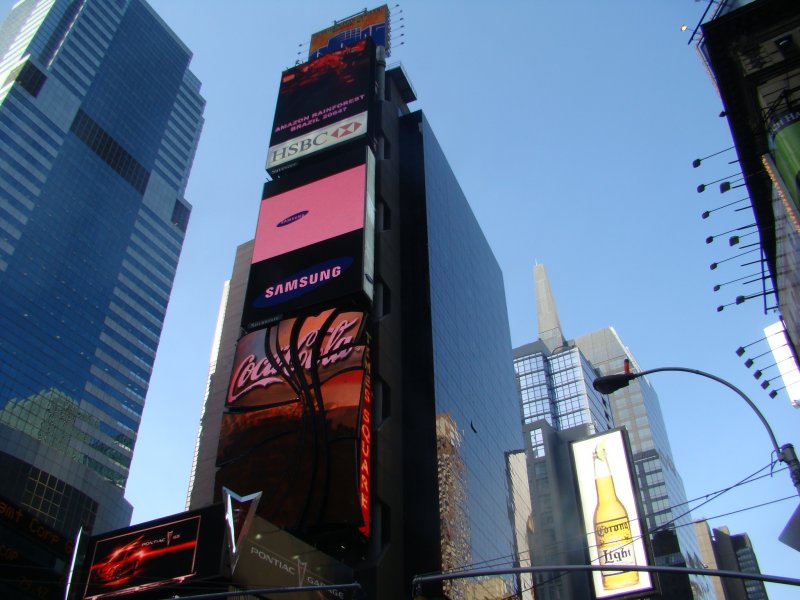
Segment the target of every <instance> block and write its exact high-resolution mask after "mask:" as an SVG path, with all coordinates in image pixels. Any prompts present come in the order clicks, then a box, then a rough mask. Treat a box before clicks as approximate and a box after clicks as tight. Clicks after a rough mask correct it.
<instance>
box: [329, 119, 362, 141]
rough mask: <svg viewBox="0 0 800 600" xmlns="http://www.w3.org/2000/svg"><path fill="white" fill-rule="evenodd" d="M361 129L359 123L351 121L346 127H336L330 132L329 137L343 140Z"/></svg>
mask: <svg viewBox="0 0 800 600" xmlns="http://www.w3.org/2000/svg"><path fill="white" fill-rule="evenodd" d="M360 128H361V123H359V122H358V121H353V122H352V123H347V124H346V125H342V126H341V127H337V128H336V129H334V130H333V131H332V132H331V137H335V138H336V139H339V138H343V137H345V136H348V135H350V134H351V133H355V132H356V131H358V130H359V129H360Z"/></svg>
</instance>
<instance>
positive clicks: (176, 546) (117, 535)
mask: <svg viewBox="0 0 800 600" xmlns="http://www.w3.org/2000/svg"><path fill="white" fill-rule="evenodd" d="M223 526H224V518H223V513H222V507H221V506H212V507H209V508H206V509H202V510H200V511H192V512H187V513H181V514H178V515H173V516H172V517H167V518H164V519H158V520H156V521H152V522H150V523H143V524H141V525H137V526H135V527H129V528H126V529H123V530H119V531H117V532H110V533H107V534H102V535H99V536H95V537H93V538H91V541H90V547H89V552H88V553H87V557H88V574H87V578H86V587H85V589H84V592H83V596H82V597H83V598H84V600H98V599H100V598H110V597H120V596H127V595H130V594H140V593H144V592H147V591H151V590H155V589H159V588H163V587H165V586H175V585H180V584H182V583H183V582H185V581H187V580H192V581H195V580H198V579H201V578H208V577H215V576H219V575H220V573H221V557H222V549H223V542H224V534H223Z"/></svg>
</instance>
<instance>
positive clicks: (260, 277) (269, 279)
mask: <svg viewBox="0 0 800 600" xmlns="http://www.w3.org/2000/svg"><path fill="white" fill-rule="evenodd" d="M363 248H364V230H362V229H359V230H358V231H353V232H350V233H346V234H344V235H340V236H336V237H335V238H331V239H329V240H325V241H322V242H319V243H317V244H314V245H312V246H305V247H303V248H300V249H299V250H295V251H293V252H287V253H286V254H281V255H280V256H277V257H275V258H271V259H268V260H262V261H261V262H258V263H256V264H254V265H251V267H250V279H249V280H248V282H247V290H246V293H245V304H244V307H243V308H242V327H243V328H244V329H245V330H247V331H250V330H252V329H255V328H256V327H261V326H263V325H265V324H266V323H268V322H269V321H270V320H271V318H272V317H275V316H280V315H283V314H286V313H287V312H291V313H296V312H299V311H301V310H304V309H307V308H309V307H311V306H314V305H318V304H324V303H326V302H330V301H332V300H334V299H337V298H343V297H345V296H352V295H353V294H355V293H357V292H360V291H362V290H363V287H364V286H363V283H362V282H363V280H364V271H363V269H364V265H363V260H362V254H363V252H364V250H363Z"/></svg>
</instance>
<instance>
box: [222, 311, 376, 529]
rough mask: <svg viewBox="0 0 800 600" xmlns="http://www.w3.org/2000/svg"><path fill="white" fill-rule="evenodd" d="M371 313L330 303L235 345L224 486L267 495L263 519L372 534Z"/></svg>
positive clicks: (262, 505) (261, 506)
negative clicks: (370, 487) (323, 308)
mask: <svg viewBox="0 0 800 600" xmlns="http://www.w3.org/2000/svg"><path fill="white" fill-rule="evenodd" d="M366 318H367V314H366V313H364V312H361V311H353V310H343V309H342V310H340V309H336V308H327V309H325V310H322V311H320V312H317V313H314V314H307V315H304V316H299V317H294V318H290V319H284V320H281V321H280V322H278V323H275V324H272V325H270V326H268V327H266V328H263V329H259V330H257V331H254V332H252V333H249V334H247V335H245V336H244V337H242V338H241V339H240V340H239V342H238V343H237V347H236V354H235V357H234V366H233V369H232V371H231V377H230V384H229V389H228V395H227V399H226V403H225V413H224V415H223V418H222V427H221V431H220V442H219V450H218V455H217V466H218V468H219V469H218V472H217V478H216V486H215V489H216V490H217V493H218V494H221V490H222V488H223V487H225V488H228V489H229V490H233V491H234V492H236V494H242V495H245V494H253V493H257V492H263V495H262V497H261V499H260V501H259V505H258V512H257V514H259V515H260V516H261V517H263V518H265V519H268V520H269V521H271V522H272V523H274V524H276V525H278V526H280V527H283V528H285V529H288V530H290V531H303V530H305V529H307V528H312V527H322V526H326V527H330V526H342V527H348V528H350V529H360V530H361V532H362V534H365V535H368V534H369V493H370V492H369V480H370V462H371V458H370V456H371V452H370V450H371V439H370V431H371V398H372V395H371V390H370V385H371V384H370V376H369V370H370V361H369V340H368V335H367V333H366Z"/></svg>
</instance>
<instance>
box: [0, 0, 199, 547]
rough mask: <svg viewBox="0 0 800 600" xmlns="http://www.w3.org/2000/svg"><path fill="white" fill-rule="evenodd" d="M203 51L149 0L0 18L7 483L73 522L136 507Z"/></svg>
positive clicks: (17, 495) (57, 520)
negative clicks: (196, 66) (139, 451)
mask: <svg viewBox="0 0 800 600" xmlns="http://www.w3.org/2000/svg"><path fill="white" fill-rule="evenodd" d="M190 59H191V53H190V51H189V50H188V48H187V47H186V46H185V45H184V44H183V43H182V42H181V41H180V40H179V39H178V38H177V37H176V36H175V34H174V33H173V32H172V31H171V30H170V29H169V28H168V27H167V26H166V24H165V23H164V22H163V21H162V20H161V19H160V18H159V17H158V15H157V14H155V12H154V11H153V10H152V9H151V8H150V7H149V6H148V5H147V4H146V3H145V2H144V1H143V0H23V1H22V2H19V3H18V4H17V5H15V7H14V8H13V10H12V12H11V14H10V16H9V17H8V19H7V20H6V21H5V23H4V24H3V25H2V28H0V289H2V294H0V473H2V474H3V476H2V482H0V496H2V498H3V501H4V502H7V503H10V504H11V505H13V506H15V507H18V508H19V509H20V510H22V511H24V512H25V513H27V514H32V515H34V516H35V518H36V519H37V521H38V522H40V523H43V524H45V525H46V526H48V527H50V528H52V530H54V531H55V532H57V533H58V534H60V535H63V536H65V537H74V536H75V534H76V532H77V530H78V528H79V527H81V526H82V527H83V528H84V531H91V532H94V533H98V532H101V531H105V530H109V529H113V528H117V527H122V526H125V525H127V524H128V523H129V521H130V515H131V506H130V505H129V504H128V503H127V502H126V501H125V499H124V497H123V493H124V489H125V483H126V480H127V477H128V471H129V468H130V463H131V455H132V453H133V448H134V443H135V440H136V433H137V430H138V427H139V423H140V419H141V415H142V408H143V406H144V401H145V395H146V393H147V387H148V381H149V378H150V373H151V369H152V366H153V361H154V359H155V355H156V348H157V346H158V340H159V335H160V333H161V327H162V323H163V320H164V313H165V310H166V307H167V302H168V299H169V295H170V291H171V288H172V283H173V278H174V275H175V269H176V266H177V263H178V257H179V255H180V252H181V247H182V244H183V239H184V235H185V231H186V226H187V223H188V219H189V213H190V211H191V207H190V205H189V203H188V202H187V201H186V200H185V199H184V197H183V194H184V190H185V187H186V183H187V179H188V176H189V170H190V167H191V164H192V160H193V158H194V154H195V150H196V147H197V143H198V139H199V136H200V131H201V128H202V124H203V117H202V114H203V109H204V104H205V102H204V100H203V98H202V97H201V96H200V93H199V92H200V82H199V81H198V80H197V78H196V77H195V76H194V75H193V74H192V73H191V71H189V68H188V67H189V62H190ZM3 526H5V524H4V525H3ZM2 535H3V536H4V537H3V539H4V540H5V539H12V538H10V537H5V536H6V535H9V536H11V535H12V533H9V532H6V531H3V532H2Z"/></svg>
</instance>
